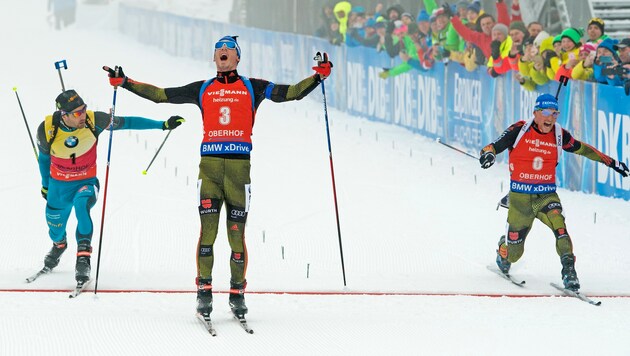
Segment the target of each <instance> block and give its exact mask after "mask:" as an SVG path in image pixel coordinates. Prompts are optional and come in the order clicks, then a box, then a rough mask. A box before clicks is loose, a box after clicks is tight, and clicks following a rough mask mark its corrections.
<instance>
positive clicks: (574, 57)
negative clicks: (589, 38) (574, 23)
mask: <svg viewBox="0 0 630 356" xmlns="http://www.w3.org/2000/svg"><path fill="white" fill-rule="evenodd" d="M583 35H584V30H582V29H581V28H574V27H570V28H567V29H565V30H564V31H562V33H561V34H560V46H561V48H562V50H561V53H560V59H561V61H562V62H561V63H560V66H559V67H558V69H557V70H556V73H555V75H554V79H555V80H559V79H560V77H561V76H565V77H567V78H572V76H571V71H573V67H575V65H576V64H577V63H578V61H579V59H578V56H579V51H580V47H581V46H582V36H583Z"/></svg>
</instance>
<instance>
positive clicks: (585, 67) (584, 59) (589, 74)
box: [571, 42, 597, 80]
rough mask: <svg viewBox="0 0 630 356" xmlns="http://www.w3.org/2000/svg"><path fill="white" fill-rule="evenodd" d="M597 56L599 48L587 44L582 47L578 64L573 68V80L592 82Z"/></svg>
mask: <svg viewBox="0 0 630 356" xmlns="http://www.w3.org/2000/svg"><path fill="white" fill-rule="evenodd" d="M596 54H597V46H595V45H594V44H593V43H588V42H587V43H585V44H583V45H582V47H580V51H579V53H578V62H577V64H575V66H574V67H573V71H572V72H571V78H573V79H576V80H591V79H592V78H593V61H594V60H595V55H596Z"/></svg>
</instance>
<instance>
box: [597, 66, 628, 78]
mask: <svg viewBox="0 0 630 356" xmlns="http://www.w3.org/2000/svg"><path fill="white" fill-rule="evenodd" d="M628 72H630V69H628V68H625V67H623V66H621V65H617V66H614V67H610V68H602V74H603V75H616V76H619V77H623V76H624V75H626V74H628Z"/></svg>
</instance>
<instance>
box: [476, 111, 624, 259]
mask: <svg viewBox="0 0 630 356" xmlns="http://www.w3.org/2000/svg"><path fill="white" fill-rule="evenodd" d="M529 124H531V126H529ZM524 125H528V126H529V128H526V131H525V132H524V133H523V134H522V135H521V137H519V133H520V132H521V129H522V128H523V126H524ZM558 143H560V145H558ZM492 149H493V150H494V151H495V152H496V153H497V154H498V153H501V152H503V151H505V150H506V149H508V150H509V155H510V156H509V164H510V193H509V209H508V219H507V222H508V228H507V230H508V231H507V234H506V238H505V243H506V244H507V256H503V257H504V258H507V260H508V261H509V262H511V263H514V262H516V261H518V260H519V259H520V258H521V256H522V255H523V252H524V248H525V247H524V244H525V238H526V237H527V234H528V233H529V231H530V229H531V227H532V224H533V222H534V219H538V220H540V221H542V223H543V224H545V225H547V226H548V227H549V228H550V229H551V230H552V231H553V233H554V235H555V238H556V252H557V253H558V255H559V256H562V255H563V254H566V253H570V254H572V253H573V244H572V242H571V238H570V236H569V233H568V232H567V228H566V225H565V219H564V215H563V214H562V204H561V203H560V198H559V197H558V194H556V165H557V164H558V160H559V158H560V154H561V153H562V151H566V152H570V153H574V154H578V155H581V156H584V157H586V158H588V159H590V160H593V161H596V162H601V163H604V164H605V165H607V166H610V165H611V163H612V162H614V160H613V159H612V158H611V157H609V156H607V155H605V154H604V153H602V152H600V151H598V150H597V149H596V148H594V147H592V146H590V145H588V144H586V143H583V142H580V141H578V140H576V139H575V138H574V137H573V136H572V135H571V134H570V133H569V132H568V131H566V130H564V129H563V128H561V127H560V125H559V124H556V126H555V129H553V130H551V132H549V133H547V134H543V133H541V132H540V131H539V130H538V128H537V127H536V124H535V123H533V122H529V123H528V122H526V121H519V122H517V123H515V124H513V125H511V126H510V127H508V128H507V129H506V130H505V131H504V132H503V133H502V134H501V135H500V136H499V138H498V139H497V140H496V141H494V142H493V143H491V144H489V145H488V146H486V147H484V149H483V150H482V152H483V151H486V150H492Z"/></svg>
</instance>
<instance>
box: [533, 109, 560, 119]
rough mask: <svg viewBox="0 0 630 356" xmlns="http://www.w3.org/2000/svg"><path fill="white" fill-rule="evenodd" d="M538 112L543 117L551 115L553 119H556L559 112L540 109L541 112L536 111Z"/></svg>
mask: <svg viewBox="0 0 630 356" xmlns="http://www.w3.org/2000/svg"><path fill="white" fill-rule="evenodd" d="M538 111H540V113H541V114H542V115H543V116H549V115H553V117H554V118H556V117H558V115H560V111H553V110H549V109H542V110H538Z"/></svg>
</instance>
